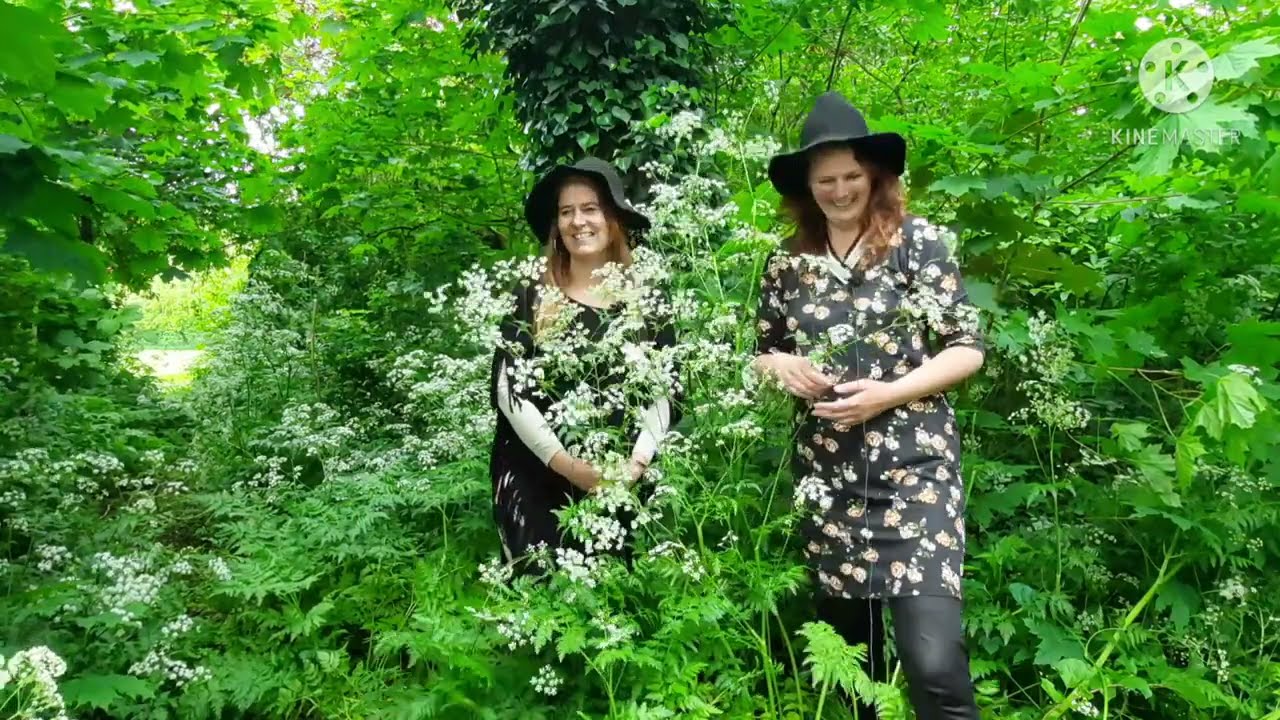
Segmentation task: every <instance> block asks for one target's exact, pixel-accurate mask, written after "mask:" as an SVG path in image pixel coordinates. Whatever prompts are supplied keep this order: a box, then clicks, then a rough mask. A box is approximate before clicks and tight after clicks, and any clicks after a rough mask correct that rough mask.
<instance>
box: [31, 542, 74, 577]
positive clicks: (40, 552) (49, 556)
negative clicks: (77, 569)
mask: <svg viewBox="0 0 1280 720" xmlns="http://www.w3.org/2000/svg"><path fill="white" fill-rule="evenodd" d="M36 557H38V558H40V559H39V561H37V562H36V569H37V570H39V571H40V572H53V571H55V570H57V569H58V568H59V567H61V566H62V565H64V564H66V563H68V562H70V561H71V551H70V550H68V549H67V548H65V547H63V546H62V545H37V546H36Z"/></svg>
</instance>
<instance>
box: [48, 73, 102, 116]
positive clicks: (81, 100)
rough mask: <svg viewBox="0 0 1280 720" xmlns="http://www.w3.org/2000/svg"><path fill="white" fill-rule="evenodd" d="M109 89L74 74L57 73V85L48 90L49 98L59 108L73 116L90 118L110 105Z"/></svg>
mask: <svg viewBox="0 0 1280 720" xmlns="http://www.w3.org/2000/svg"><path fill="white" fill-rule="evenodd" d="M110 94H111V89H110V88H108V87H107V86H106V85H102V84H99V83H95V82H90V81H88V80H85V79H84V78H82V77H78V76H75V75H66V74H59V75H58V85H57V87H56V88H54V89H53V90H51V91H49V99H50V100H52V101H53V103H54V105H56V106H57V107H58V109H59V110H62V111H63V112H65V113H67V114H68V115H71V116H73V117H80V118H86V119H92V118H93V117H94V116H95V115H97V114H98V112H99V111H101V110H104V109H106V108H107V107H108V106H109V105H110V101H109V100H108V97H109V96H110Z"/></svg>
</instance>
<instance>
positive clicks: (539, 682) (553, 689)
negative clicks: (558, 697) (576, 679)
mask: <svg viewBox="0 0 1280 720" xmlns="http://www.w3.org/2000/svg"><path fill="white" fill-rule="evenodd" d="M529 684H530V685H533V689H534V690H537V691H538V692H540V693H542V694H543V695H546V696H548V697H554V696H555V694H556V693H558V692H560V686H561V685H563V684H564V680H563V679H562V678H561V677H560V674H559V673H557V672H556V671H555V668H553V667H551V666H550V665H543V666H542V668H541V669H540V670H538V674H537V675H534V676H533V677H532V678H531V679H530V680H529Z"/></svg>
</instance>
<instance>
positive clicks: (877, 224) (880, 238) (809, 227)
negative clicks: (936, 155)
mask: <svg viewBox="0 0 1280 720" xmlns="http://www.w3.org/2000/svg"><path fill="white" fill-rule="evenodd" d="M848 147H850V148H852V149H853V155H854V159H856V160H857V161H858V164H860V165H862V167H863V168H865V169H866V170H867V171H868V172H869V173H870V175H871V197H870V198H868V199H867V215H866V222H867V223H868V228H867V234H866V237H865V239H864V240H863V242H865V243H866V249H865V250H864V251H863V253H862V257H861V259H860V260H859V265H861V266H862V267H863V268H864V269H865V268H870V267H871V266H873V265H875V264H876V263H878V262H880V261H881V260H883V259H884V256H885V255H886V254H888V252H889V249H890V248H891V247H892V243H893V241H894V238H895V236H896V235H897V234H898V232H899V230H900V229H901V228H902V220H903V218H904V217H905V216H906V199H905V198H904V197H903V193H902V183H901V182H900V181H899V179H898V176H897V175H894V174H893V173H891V172H889V171H887V170H885V169H884V168H883V167H881V166H880V165H878V164H876V163H875V162H873V161H871V160H870V159H865V158H862V157H859V156H858V151H857V149H856V148H854V147H853V146H848ZM819 151H820V150H815V151H811V154H810V157H812V152H819ZM806 188H807V185H806ZM781 214H782V215H783V218H784V219H785V220H786V221H787V222H789V223H790V224H791V225H792V226H793V227H794V228H795V231H794V232H793V233H792V234H791V236H790V237H789V238H788V239H787V242H786V247H787V250H788V251H790V252H792V253H805V254H810V255H825V254H826V252H827V216H826V215H824V214H823V213H822V208H820V207H818V202H817V201H816V200H814V199H813V194H812V192H809V191H808V190H807V189H806V191H805V193H804V194H803V195H784V196H783V198H782V207H781Z"/></svg>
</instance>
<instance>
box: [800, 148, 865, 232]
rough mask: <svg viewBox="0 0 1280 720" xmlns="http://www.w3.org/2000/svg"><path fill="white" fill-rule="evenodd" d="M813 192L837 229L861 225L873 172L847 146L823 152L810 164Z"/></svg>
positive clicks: (810, 184)
mask: <svg viewBox="0 0 1280 720" xmlns="http://www.w3.org/2000/svg"><path fill="white" fill-rule="evenodd" d="M809 191H810V192H812V193H813V199H814V201H815V202H817V204H818V208H819V209H820V210H822V214H823V215H825V216H826V217H827V222H828V223H830V224H832V225H835V226H840V227H844V226H853V225H857V224H859V223H860V222H861V221H862V219H863V217H865V216H866V213H867V204H868V202H869V201H870V199H871V172H870V168H867V167H864V166H863V165H862V164H861V163H859V162H858V159H857V158H855V157H854V155H853V149H852V148H850V147H848V146H847V145H846V146H839V147H826V148H820V149H818V150H816V151H815V152H814V155H813V157H812V158H811V159H810V161H809Z"/></svg>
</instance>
